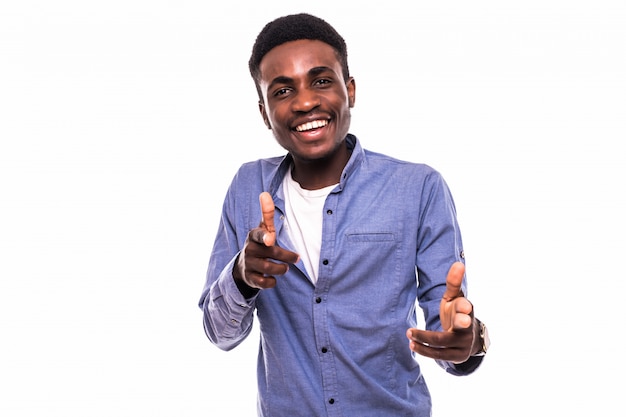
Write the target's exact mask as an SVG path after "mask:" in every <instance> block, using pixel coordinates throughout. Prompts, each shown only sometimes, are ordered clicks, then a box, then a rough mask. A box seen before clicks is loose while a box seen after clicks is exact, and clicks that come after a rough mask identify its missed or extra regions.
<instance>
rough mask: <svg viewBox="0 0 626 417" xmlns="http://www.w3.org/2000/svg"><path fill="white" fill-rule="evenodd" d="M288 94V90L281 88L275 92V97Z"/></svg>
mask: <svg viewBox="0 0 626 417" xmlns="http://www.w3.org/2000/svg"><path fill="white" fill-rule="evenodd" d="M287 93H289V89H288V88H279V89H278V90H276V91H275V92H274V97H280V96H284V95H285V94H287Z"/></svg>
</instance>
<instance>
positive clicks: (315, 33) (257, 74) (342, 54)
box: [248, 13, 350, 98]
mask: <svg viewBox="0 0 626 417" xmlns="http://www.w3.org/2000/svg"><path fill="white" fill-rule="evenodd" d="M300 39H310V40H318V41H322V42H324V43H327V44H328V45H330V46H331V47H332V48H333V49H334V50H335V52H336V54H337V58H338V60H339V62H340V63H341V69H342V71H343V78H344V80H345V81H347V80H348V78H349V77H350V71H349V70H348V48H347V46H346V41H345V40H344V39H343V37H342V36H341V35H340V34H339V33H338V32H337V31H336V30H335V28H334V27H332V26H331V25H330V24H329V23H328V22H326V21H325V20H323V19H320V18H319V17H316V16H312V15H310V14H307V13H298V14H292V15H287V16H282V17H279V18H277V19H275V20H273V21H271V22H269V23H268V24H266V25H265V27H264V28H263V29H262V30H261V32H260V33H259V35H258V36H257V38H256V41H255V42H254V46H253V47H252V55H251V56H250V61H249V62H248V67H249V68H250V75H252V79H253V80H254V84H255V85H256V88H257V91H258V93H259V98H261V97H262V94H261V91H260V88H259V80H260V78H261V71H260V69H259V65H260V64H261V60H262V59H263V57H264V56H265V54H267V53H268V52H269V51H270V50H272V49H273V48H275V47H277V46H279V45H282V44H283V43H286V42H290V41H297V40H300Z"/></svg>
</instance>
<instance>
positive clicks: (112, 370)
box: [0, 0, 626, 417]
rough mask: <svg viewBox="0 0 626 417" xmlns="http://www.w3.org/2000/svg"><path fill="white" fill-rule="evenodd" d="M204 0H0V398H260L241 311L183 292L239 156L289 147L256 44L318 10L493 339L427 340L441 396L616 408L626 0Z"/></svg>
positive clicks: (243, 407)
mask: <svg viewBox="0 0 626 417" xmlns="http://www.w3.org/2000/svg"><path fill="white" fill-rule="evenodd" d="M222 3H224V2H222ZM346 3H347V2H346ZM212 4H215V3H211V2H202V1H197V0H182V1H178V2H166V1H146V0H127V1H119V0H118V1H108V2H80V1H70V0H63V1H57V2H47V1H41V0H40V1H35V0H34V1H26V2H8V1H6V2H3V4H2V5H1V6H0V57H1V58H0V60H1V61H2V63H1V64H0V139H1V142H0V210H1V215H0V334H1V336H0V337H1V339H2V342H1V348H0V350H1V352H2V354H1V355H0V383H1V384H2V386H3V388H2V394H1V395H0V414H2V415H6V416H12V417H17V416H32V415H45V416H48V417H51V416H63V417H70V416H90V417H99V416H107V417H108V416H148V415H149V416H168V417H170V416H191V415H206V416H234V415H242V416H243V415H246V416H251V415H254V410H255V361H256V347H257V340H256V337H257V333H254V334H253V335H252V337H251V338H250V339H249V340H247V341H246V342H245V343H244V344H243V345H242V346H240V347H239V348H237V349H235V350H234V351H231V352H228V353H225V352H221V351H219V350H217V348H215V347H214V346H212V345H211V344H210V343H209V342H208V340H207V339H206V338H205V337H204V334H203V330H202V325H201V312H200V310H199V309H198V308H197V306H196V303H197V300H198V298H199V295H200V291H201V288H202V284H203V281H204V272H205V268H206V263H207V261H208V255H209V250H210V248H211V245H212V243H213V237H214V232H215V227H216V226H217V221H218V216H219V212H220V206H221V201H222V198H223V194H224V192H225V189H226V187H227V185H228V183H229V182H230V179H231V177H232V175H233V174H234V172H235V170H236V168H237V167H238V166H239V164H241V163H242V162H244V161H247V160H249V159H252V158H257V157H261V156H270V155H276V154H279V153H281V154H282V150H281V149H279V148H278V147H277V145H276V144H275V143H274V140H273V138H272V137H271V136H270V134H269V132H268V131H267V130H266V129H265V128H264V126H263V124H262V121H261V118H260V117H259V116H258V112H257V106H256V93H255V91H254V87H253V83H252V81H251V79H250V78H249V75H248V72H247V59H248V56H249V52H250V48H251V46H252V43H253V41H254V38H255V36H256V34H257V33H258V31H259V30H260V29H261V28H262V26H263V25H264V24H265V23H266V22H267V21H269V20H271V19H273V18H274V17H278V16H279V15H283V14H287V13H292V12H300V11H308V12H311V13H313V14H317V15H319V16H320V17H323V18H325V19H326V20H328V21H329V22H330V23H331V24H333V25H335V26H336V28H337V29H338V30H339V31H340V32H341V33H342V34H343V35H344V37H345V38H346V40H347V42H348V48H349V54H350V65H351V70H352V73H353V75H354V76H355V78H356V80H357V104H356V108H355V109H354V112H353V119H354V122H353V129H352V132H353V133H355V134H357V135H358V136H359V137H360V138H361V140H362V141H363V144H364V145H365V146H366V147H368V148H370V149H372V150H377V151H382V152H386V153H389V154H391V155H393V156H398V157H402V158H405V159H410V160H414V161H419V162H427V163H429V164H430V165H432V166H434V167H436V168H437V169H439V170H440V171H441V172H442V173H443V174H444V176H445V177H446V179H447V180H448V182H449V185H450V187H451V188H452V191H453V193H454V195H455V197H456V202H457V208H458V211H459V218H460V221H461V226H462V227H463V230H464V240H465V247H466V253H467V256H468V258H467V261H468V275H469V279H470V291H469V292H470V294H469V298H470V299H471V300H472V301H473V302H474V304H475V307H476V312H477V314H478V315H479V316H480V317H481V318H483V319H484V320H485V321H486V322H487V323H488V324H489V326H490V329H491V334H492V339H493V346H492V351H491V352H490V355H489V357H488V358H487V360H486V362H485V363H484V365H483V366H482V367H481V368H480V370H479V371H478V372H477V373H475V374H474V375H472V376H469V377H464V378H455V377H452V376H449V375H447V374H445V373H444V372H443V371H441V370H439V369H438V368H436V367H435V366H434V365H433V362H432V361H430V360H426V359H425V360H422V364H423V366H424V368H425V372H426V374H427V378H428V380H429V382H430V388H431V391H432V394H433V397H434V403H435V411H434V413H435V416H450V415H453V413H456V412H461V411H467V413H468V415H489V416H502V415H507V416H511V415H519V416H523V415H530V414H532V415H554V414H556V413H557V412H558V415H569V414H572V413H574V412H578V413H580V414H581V415H590V414H592V413H593V414H594V415H615V413H616V412H617V411H613V410H616V409H619V408H618V403H617V401H619V395H620V393H621V391H618V385H619V384H617V385H615V384H612V383H609V381H608V377H607V378H605V377H604V375H606V374H608V375H610V374H614V375H615V374H617V375H619V374H621V373H623V372H624V370H625V369H624V365H623V361H622V356H623V355H622V350H623V349H620V348H618V346H620V345H619V344H618V341H617V337H618V335H619V333H620V331H621V327H622V326H621V325H622V322H623V319H622V318H623V316H624V314H623V309H622V307H621V304H622V297H623V294H624V292H625V289H626V286H625V284H624V273H623V269H622V268H621V266H622V263H623V259H624V254H625V253H626V245H625V244H624V232H625V231H626V230H625V229H626V228H625V221H624V210H625V209H626V197H625V196H624V189H625V187H624V181H623V179H622V177H623V176H624V174H625V173H626V172H625V171H626V170H625V168H624V165H625V164H624V156H623V155H624V152H623V151H622V150H621V148H622V143H623V142H624V139H626V135H625V133H626V99H625V97H626V78H625V75H624V74H626V64H625V62H624V50H625V48H626V6H625V5H624V3H623V2H620V1H594V2H583V1H557V0H544V1H532V0H531V1H525V2H503V1H487V0H483V1H477V2H464V1H451V2H436V3H433V2H411V1H398V2H393V1H392V2H385V3H384V4H383V5H382V6H381V4H380V3H377V4H376V5H371V6H370V5H368V3H367V2H362V3H353V4H351V5H345V6H344V5H343V3H341V2H337V1H318V2H313V3H311V5H310V7H305V5H304V4H303V3H298V5H297V6H295V4H296V2H286V1H269V2H268V1H266V2H257V3H250V4H247V5H242V4H239V3H237V2H236V3H229V4H228V5H226V4H222V5H220V6H216V7H214V6H212ZM618 149H619V151H618ZM233 395H237V396H239V397H240V399H239V400H238V401H234V402H232V403H231V401H230V400H229V398H232V396H233ZM620 404H621V403H620ZM227 408H228V409H229V411H228V412H225V411H223V410H226V409H227Z"/></svg>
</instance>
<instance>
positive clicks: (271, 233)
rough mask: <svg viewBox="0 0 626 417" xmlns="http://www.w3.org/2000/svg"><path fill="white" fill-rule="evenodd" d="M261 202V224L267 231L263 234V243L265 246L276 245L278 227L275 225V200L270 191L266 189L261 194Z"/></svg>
mask: <svg viewBox="0 0 626 417" xmlns="http://www.w3.org/2000/svg"><path fill="white" fill-rule="evenodd" d="M259 203H260V205H261V215H262V220H261V224H262V226H263V227H265V229H266V232H265V233H264V234H263V243H264V244H265V246H274V243H275V242H276V229H275V227H274V200H273V199H272V196H271V195H270V193H268V192H266V191H264V192H262V193H261V194H260V195H259Z"/></svg>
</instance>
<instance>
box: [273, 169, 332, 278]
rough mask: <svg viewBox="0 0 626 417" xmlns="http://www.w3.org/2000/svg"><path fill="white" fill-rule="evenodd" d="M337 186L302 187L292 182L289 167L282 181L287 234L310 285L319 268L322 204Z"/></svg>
mask: <svg viewBox="0 0 626 417" xmlns="http://www.w3.org/2000/svg"><path fill="white" fill-rule="evenodd" d="M336 186H337V185H336V184H335V185H329V186H328V187H324V188H321V189H319V190H305V189H303V188H302V187H300V184H298V183H297V182H296V181H294V179H293V177H292V176H291V170H289V174H287V175H285V179H284V180H283V189H284V190H285V210H286V213H285V226H286V227H287V233H288V234H289V238H290V239H291V242H292V243H293V244H294V246H295V248H294V249H295V250H296V252H297V253H298V254H299V255H300V259H301V260H302V262H303V263H304V267H305V268H306V271H307V272H308V273H309V275H310V276H311V281H313V284H315V283H316V282H317V272H318V270H319V262H320V248H321V247H322V219H323V208H324V203H325V202H326V197H327V196H328V194H330V192H331V191H332V190H333V189H334V188H335V187H336Z"/></svg>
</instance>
